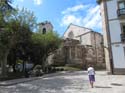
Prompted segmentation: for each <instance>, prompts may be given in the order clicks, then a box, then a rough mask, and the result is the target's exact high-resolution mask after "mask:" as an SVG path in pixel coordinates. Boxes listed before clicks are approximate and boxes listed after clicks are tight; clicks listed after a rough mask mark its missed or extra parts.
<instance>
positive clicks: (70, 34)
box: [68, 31, 74, 39]
mask: <svg viewBox="0 0 125 93" xmlns="http://www.w3.org/2000/svg"><path fill="white" fill-rule="evenodd" d="M68 36H69V38H71V39H73V38H74V34H73V32H72V31H71V32H69V34H68Z"/></svg>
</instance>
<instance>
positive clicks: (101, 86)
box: [0, 71, 125, 93]
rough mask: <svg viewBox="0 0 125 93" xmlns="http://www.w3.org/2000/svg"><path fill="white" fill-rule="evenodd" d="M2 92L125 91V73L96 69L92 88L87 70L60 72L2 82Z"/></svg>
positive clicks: (0, 83)
mask: <svg viewBox="0 0 125 93" xmlns="http://www.w3.org/2000/svg"><path fill="white" fill-rule="evenodd" d="M0 93H125V75H107V74H106V72H105V71H96V82H95V86H94V88H91V87H90V85H89V81H88V76H87V72H86V71H74V72H59V73H54V74H49V75H44V76H42V77H38V78H26V79H17V80H12V81H6V82H0Z"/></svg>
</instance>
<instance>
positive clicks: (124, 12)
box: [117, 8, 125, 18]
mask: <svg viewBox="0 0 125 93" xmlns="http://www.w3.org/2000/svg"><path fill="white" fill-rule="evenodd" d="M117 14H118V17H119V18H125V8H122V9H118V10H117Z"/></svg>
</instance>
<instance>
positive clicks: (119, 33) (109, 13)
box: [99, 0, 125, 74]
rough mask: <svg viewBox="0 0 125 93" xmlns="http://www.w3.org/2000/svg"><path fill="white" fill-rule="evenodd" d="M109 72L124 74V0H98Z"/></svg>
mask: <svg viewBox="0 0 125 93" xmlns="http://www.w3.org/2000/svg"><path fill="white" fill-rule="evenodd" d="M99 1H100V5H101V16H102V23H103V32H104V47H105V60H106V67H107V70H108V72H109V73H112V74H125V0H99Z"/></svg>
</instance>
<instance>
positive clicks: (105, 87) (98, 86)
mask: <svg viewBox="0 0 125 93" xmlns="http://www.w3.org/2000/svg"><path fill="white" fill-rule="evenodd" d="M95 88H112V87H109V86H95Z"/></svg>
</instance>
